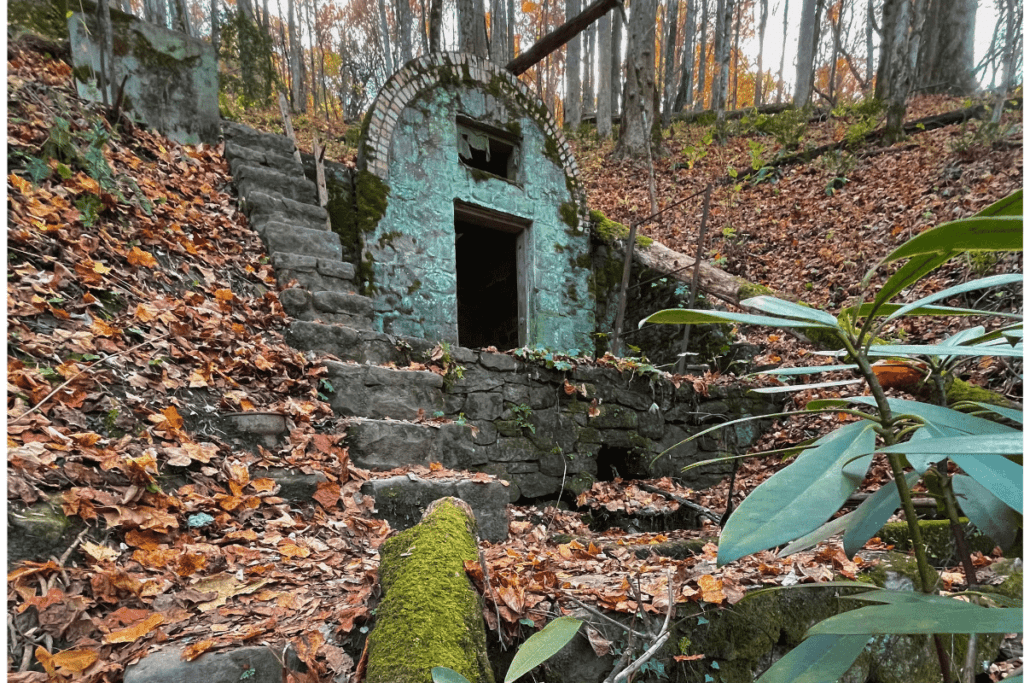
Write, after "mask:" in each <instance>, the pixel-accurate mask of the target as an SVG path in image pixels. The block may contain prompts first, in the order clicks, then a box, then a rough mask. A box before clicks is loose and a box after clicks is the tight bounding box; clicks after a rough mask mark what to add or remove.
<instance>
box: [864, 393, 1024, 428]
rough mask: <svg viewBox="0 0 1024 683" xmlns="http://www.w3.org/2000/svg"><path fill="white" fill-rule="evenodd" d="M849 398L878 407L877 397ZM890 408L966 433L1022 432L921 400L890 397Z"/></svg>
mask: <svg viewBox="0 0 1024 683" xmlns="http://www.w3.org/2000/svg"><path fill="white" fill-rule="evenodd" d="M847 400H848V401H850V402H852V403H866V404H867V405H870V406H874V407H877V404H876V402H875V399H874V398H873V397H871V396H851V397H850V398H849V399H847ZM889 408H891V409H892V411H893V413H895V414H897V415H914V416H916V417H918V418H919V419H921V420H923V421H925V422H931V423H932V424H935V425H942V426H946V427H952V428H953V429H956V430H959V431H961V432H963V433H965V434H1020V430H1019V429H1014V428H1013V427H1007V426H1006V425H1002V424H999V423H998V422H993V421H992V420H986V419H984V418H981V417H976V416H974V415H967V414H965V413H961V412H959V411H956V410H951V409H950V408H943V407H942V406H935V405H932V404H930V403H922V402H920V401H908V400H906V399H902V398H890V399H889Z"/></svg>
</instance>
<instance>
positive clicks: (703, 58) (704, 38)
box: [694, 0, 709, 111]
mask: <svg viewBox="0 0 1024 683" xmlns="http://www.w3.org/2000/svg"><path fill="white" fill-rule="evenodd" d="M698 52H699V53H700V67H699V69H698V73H697V95H696V97H695V98H694V100H695V104H696V105H697V106H696V109H697V111H703V110H704V90H705V88H706V87H707V76H708V55H709V51H708V0H700V49H699V50H698Z"/></svg>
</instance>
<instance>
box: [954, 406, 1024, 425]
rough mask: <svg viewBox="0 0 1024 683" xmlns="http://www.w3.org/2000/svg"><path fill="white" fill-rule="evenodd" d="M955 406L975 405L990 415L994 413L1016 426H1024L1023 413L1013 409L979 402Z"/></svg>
mask: <svg viewBox="0 0 1024 683" xmlns="http://www.w3.org/2000/svg"><path fill="white" fill-rule="evenodd" d="M957 405H975V406H978V407H979V408H983V409H985V410H987V411H989V412H991V413H995V414H996V415H999V416H1001V417H1005V418H1006V419H1007V420H1013V421H1014V422H1016V423H1017V424H1024V412H1022V411H1020V410H1015V409H1013V408H1007V407H1005V406H997V405H993V404H992V403H982V402H981V401H964V402H963V403H958V404H957Z"/></svg>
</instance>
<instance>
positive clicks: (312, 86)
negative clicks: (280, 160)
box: [303, 0, 320, 116]
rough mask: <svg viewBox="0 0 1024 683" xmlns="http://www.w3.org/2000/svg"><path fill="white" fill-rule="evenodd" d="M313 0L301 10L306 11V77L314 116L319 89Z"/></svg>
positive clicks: (318, 102) (318, 105)
mask: <svg viewBox="0 0 1024 683" xmlns="http://www.w3.org/2000/svg"><path fill="white" fill-rule="evenodd" d="M313 2H315V0H312V1H311V0H306V3H305V5H304V6H303V9H304V10H305V11H306V35H307V36H309V70H308V72H307V75H308V77H309V91H310V93H312V95H313V115H314V116H315V115H316V113H317V111H319V109H320V88H318V87H317V83H318V82H319V81H318V80H317V77H316V38H317V31H316V27H315V26H314V25H313V10H312V7H311V5H312V4H313Z"/></svg>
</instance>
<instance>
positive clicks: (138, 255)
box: [128, 247, 157, 268]
mask: <svg viewBox="0 0 1024 683" xmlns="http://www.w3.org/2000/svg"><path fill="white" fill-rule="evenodd" d="M128 263H130V264H132V265H133V266H145V267H147V268H156V266H157V262H156V258H155V257H154V256H153V255H152V254H150V253H149V252H148V251H142V250H141V249H139V248H138V247H132V250H131V251H130V252H128Z"/></svg>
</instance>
